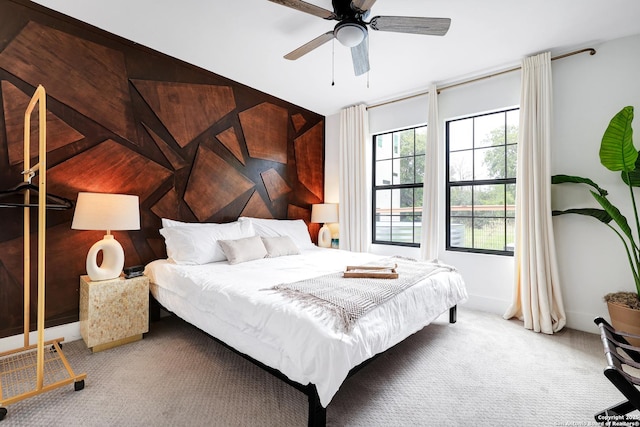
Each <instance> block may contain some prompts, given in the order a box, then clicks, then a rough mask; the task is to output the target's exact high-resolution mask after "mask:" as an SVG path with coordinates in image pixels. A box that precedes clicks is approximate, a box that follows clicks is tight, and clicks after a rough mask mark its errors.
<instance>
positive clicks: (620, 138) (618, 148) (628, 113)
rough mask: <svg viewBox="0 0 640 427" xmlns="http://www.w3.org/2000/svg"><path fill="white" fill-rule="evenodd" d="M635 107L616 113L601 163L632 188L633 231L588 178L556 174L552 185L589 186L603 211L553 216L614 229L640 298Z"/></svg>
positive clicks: (639, 159) (604, 141) (638, 160)
mask: <svg viewBox="0 0 640 427" xmlns="http://www.w3.org/2000/svg"><path fill="white" fill-rule="evenodd" d="M632 121H633V107H624V108H623V109H622V110H621V111H620V112H619V113H618V114H616V115H615V116H614V117H613V119H611V122H609V126H608V127H607V129H606V131H605V133H604V136H603V137H602V142H601V143H600V163H601V164H602V165H603V166H604V167H605V168H607V169H609V170H610V171H613V172H620V174H621V178H622V181H623V182H624V183H625V184H626V185H627V187H628V189H629V198H630V201H631V206H632V207H633V218H632V220H633V228H634V230H635V234H634V231H633V230H632V226H631V225H629V222H628V221H627V218H626V217H625V216H624V215H623V214H622V212H620V209H618V208H617V207H616V206H614V205H613V203H611V201H610V200H609V199H608V198H607V196H608V193H607V191H606V190H605V189H603V188H601V187H600V186H599V185H598V184H596V183H595V182H593V181H592V180H590V179H588V178H583V177H579V176H569V175H554V176H552V177H551V183H552V184H563V183H573V184H586V185H588V186H590V187H592V189H591V190H590V193H591V195H592V196H593V198H594V199H595V200H596V201H597V202H598V204H599V205H600V206H601V207H602V209H596V208H578V209H567V210H563V211H555V210H554V211H553V212H552V215H554V216H556V215H565V214H578V215H586V216H590V217H593V218H595V219H597V220H598V221H600V222H602V223H603V224H605V225H606V226H607V227H609V228H610V229H611V230H613V231H614V232H615V233H616V234H617V235H618V237H619V238H620V240H621V241H622V244H623V245H624V248H625V251H626V253H627V258H628V260H629V267H631V273H632V274H633V280H634V283H635V284H636V291H637V293H636V295H635V296H636V297H637V295H638V294H640V245H639V243H638V242H639V240H638V237H639V236H640V221H639V220H638V207H637V205H636V196H635V194H634V191H633V187H640V155H639V154H638V150H637V149H636V148H635V146H634V145H633V138H632V136H633V129H632V128H631V122H632Z"/></svg>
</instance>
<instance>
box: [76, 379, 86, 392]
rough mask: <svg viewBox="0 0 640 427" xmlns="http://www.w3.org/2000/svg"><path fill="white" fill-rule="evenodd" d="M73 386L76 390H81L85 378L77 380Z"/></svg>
mask: <svg viewBox="0 0 640 427" xmlns="http://www.w3.org/2000/svg"><path fill="white" fill-rule="evenodd" d="M73 388H74V390H75V391H80V390H82V389H83V388H84V380H80V381H76V382H75V383H73Z"/></svg>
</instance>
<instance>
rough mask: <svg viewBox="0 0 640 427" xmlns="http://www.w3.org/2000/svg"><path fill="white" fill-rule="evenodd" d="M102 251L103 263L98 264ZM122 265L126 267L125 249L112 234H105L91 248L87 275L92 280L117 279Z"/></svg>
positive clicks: (88, 255)
mask: <svg viewBox="0 0 640 427" xmlns="http://www.w3.org/2000/svg"><path fill="white" fill-rule="evenodd" d="M100 251H102V264H101V265H98V253H99V252H100ZM122 267H124V250H123V249H122V245H121V244H120V243H119V242H118V241H117V240H116V239H114V237H113V235H112V234H107V235H105V236H104V238H103V239H102V240H100V241H99V242H96V243H94V244H93V246H91V249H89V253H88V254H87V275H88V276H89V278H90V279H91V280H92V281H94V282H97V281H100V280H110V279H115V278H116V277H118V276H120V273H121V272H122Z"/></svg>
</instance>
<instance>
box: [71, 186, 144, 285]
mask: <svg viewBox="0 0 640 427" xmlns="http://www.w3.org/2000/svg"><path fill="white" fill-rule="evenodd" d="M71 228H72V229H74V230H105V231H106V232H107V234H106V235H105V236H104V238H103V239H102V240H100V241H99V242H96V243H95V244H94V245H93V246H92V247H91V249H90V250H89V254H88V255H87V264H86V265H87V274H88V275H89V278H90V279H91V280H92V281H99V280H109V279H115V278H116V277H118V276H120V273H121V272H122V267H124V250H123V249H122V245H120V243H118V241H117V240H116V239H115V238H114V237H113V235H111V231H112V230H139V229H140V207H139V201H138V196H132V195H128V194H109V193H78V200H77V202H76V210H75V212H74V214H73V221H72V222H71ZM100 252H102V264H101V265H98V263H97V260H98V254H99V253H100Z"/></svg>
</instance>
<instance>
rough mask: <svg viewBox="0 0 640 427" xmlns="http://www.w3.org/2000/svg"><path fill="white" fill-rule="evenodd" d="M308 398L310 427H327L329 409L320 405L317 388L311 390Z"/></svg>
mask: <svg viewBox="0 0 640 427" xmlns="http://www.w3.org/2000/svg"><path fill="white" fill-rule="evenodd" d="M307 396H309V424H308V425H309V427H325V425H326V424H327V409H326V408H323V407H322V405H321V404H320V397H319V396H318V390H316V387H315V386H312V387H311V388H310V390H309V393H307Z"/></svg>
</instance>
